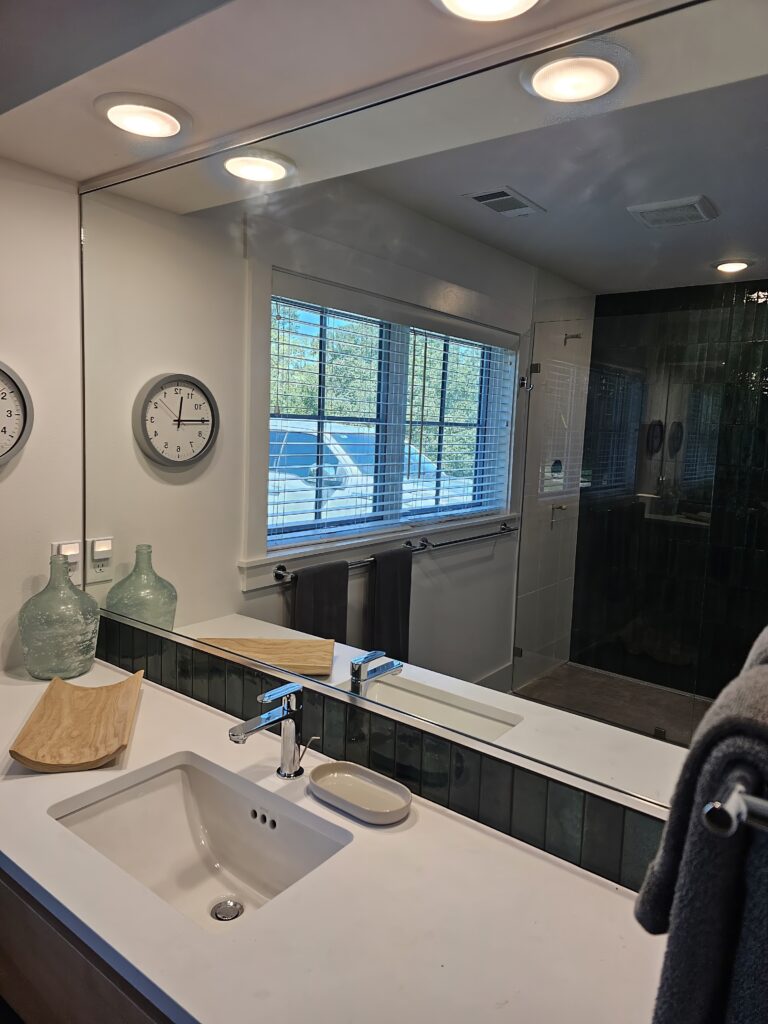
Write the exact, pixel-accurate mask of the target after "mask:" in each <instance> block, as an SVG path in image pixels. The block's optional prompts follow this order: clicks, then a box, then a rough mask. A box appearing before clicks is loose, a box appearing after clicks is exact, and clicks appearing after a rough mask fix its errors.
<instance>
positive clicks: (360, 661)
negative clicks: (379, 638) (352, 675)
mask: <svg viewBox="0 0 768 1024" xmlns="http://www.w3.org/2000/svg"><path fill="white" fill-rule="evenodd" d="M386 656H387V652H386V651H369V652H368V653H367V654H361V655H360V657H359V658H353V659H352V664H353V665H368V664H369V663H370V662H372V661H376V659H377V658H386Z"/></svg>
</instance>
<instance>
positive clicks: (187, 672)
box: [176, 644, 192, 697]
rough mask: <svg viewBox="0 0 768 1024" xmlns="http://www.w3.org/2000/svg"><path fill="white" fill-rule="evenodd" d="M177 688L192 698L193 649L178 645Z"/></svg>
mask: <svg viewBox="0 0 768 1024" xmlns="http://www.w3.org/2000/svg"><path fill="white" fill-rule="evenodd" d="M176 688H177V689H178V691H179V693H183V694H184V696H185V697H191V696H192V648H191V647H186V646H185V645H184V644H177V645H176Z"/></svg>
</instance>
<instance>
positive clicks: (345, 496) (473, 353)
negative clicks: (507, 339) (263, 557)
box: [268, 297, 516, 546]
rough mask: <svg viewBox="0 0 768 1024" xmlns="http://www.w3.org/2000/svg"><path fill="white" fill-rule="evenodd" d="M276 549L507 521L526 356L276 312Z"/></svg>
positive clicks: (352, 317) (286, 302) (299, 311)
mask: <svg viewBox="0 0 768 1024" xmlns="http://www.w3.org/2000/svg"><path fill="white" fill-rule="evenodd" d="M271 353H272V357H271V382H270V438H269V509H268V543H269V545H270V546H276V545H279V544H286V543H291V542H297V541H300V542H306V541H307V540H310V539H312V538H318V537H324V536H329V535H334V536H336V535H344V534H357V533H363V532H368V531H372V530H376V529H383V528H391V527H392V526H393V525H396V524H398V523H411V522H414V521H416V520H426V519H442V518H445V517H449V516H450V517H453V516H466V515H472V514H478V513H487V512H494V511H501V510H504V509H505V508H506V506H507V501H508V487H509V474H510V459H511V456H510V452H511V442H512V415H513V402H514V393H515V392H514V380H515V369H516V355H515V353H514V352H513V351H510V350H509V349H505V348H501V347H497V346H494V345H488V344H480V343H477V342H473V341H469V340H466V339H464V338H457V337H452V336H451V335H449V334H441V333H436V332H431V331H428V330H424V329H422V328H417V327H412V326H409V325H408V324H402V323H393V322H390V321H388V320H382V319H376V318H373V317H368V316H361V315H358V314H355V313H351V312H344V311H342V310H339V309H335V308H330V307H326V306H321V305H315V304H313V303H309V302H299V301H296V300H293V299H288V298H281V297H274V298H273V300H272V336H271Z"/></svg>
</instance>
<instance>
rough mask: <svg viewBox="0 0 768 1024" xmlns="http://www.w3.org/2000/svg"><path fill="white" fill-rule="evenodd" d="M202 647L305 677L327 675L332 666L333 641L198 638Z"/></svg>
mask: <svg viewBox="0 0 768 1024" xmlns="http://www.w3.org/2000/svg"><path fill="white" fill-rule="evenodd" d="M200 639H201V640H202V642H203V643H204V644H212V645H213V646H214V647H223V648H224V650H226V651H232V653H233V654H242V655H244V656H245V657H246V658H254V659H255V660H256V661H265V662H266V663H267V664H268V665H274V666H275V667H276V668H289V669H292V670H293V671H294V672H301V673H302V675H305V676H329V675H330V674H331V669H332V667H333V648H334V641H333V640H321V639H319V638H318V639H311V640H302V639H299V640H281V639H275V638H272V639H266V638H259V637H231V636H230V637H210V636H204V637H200Z"/></svg>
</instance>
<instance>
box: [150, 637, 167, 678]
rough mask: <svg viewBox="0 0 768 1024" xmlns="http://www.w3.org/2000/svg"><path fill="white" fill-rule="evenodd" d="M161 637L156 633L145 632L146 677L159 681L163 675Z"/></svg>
mask: <svg viewBox="0 0 768 1024" xmlns="http://www.w3.org/2000/svg"><path fill="white" fill-rule="evenodd" d="M162 650H163V645H162V638H161V637H159V636H158V635H157V634H156V633H147V678H148V679H151V680H152V682H153V683H159V682H161V680H162V677H163V669H162Z"/></svg>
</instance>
